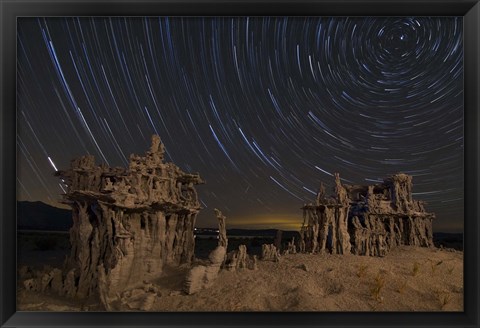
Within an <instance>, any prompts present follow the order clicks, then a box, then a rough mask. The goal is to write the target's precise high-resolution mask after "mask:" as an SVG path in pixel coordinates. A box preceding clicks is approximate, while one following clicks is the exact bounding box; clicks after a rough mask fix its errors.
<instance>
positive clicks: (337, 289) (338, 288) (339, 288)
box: [325, 279, 345, 295]
mask: <svg viewBox="0 0 480 328" xmlns="http://www.w3.org/2000/svg"><path fill="white" fill-rule="evenodd" d="M344 290H345V287H344V286H343V284H341V283H340V282H338V281H336V280H333V279H330V280H329V281H328V285H327V288H326V290H325V291H326V292H327V294H328V295H336V294H340V293H342V292H343V291H344Z"/></svg>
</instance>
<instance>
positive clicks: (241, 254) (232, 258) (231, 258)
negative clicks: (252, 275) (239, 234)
mask: <svg viewBox="0 0 480 328" xmlns="http://www.w3.org/2000/svg"><path fill="white" fill-rule="evenodd" d="M255 262H256V258H255V259H252V258H250V256H248V254H247V246H245V245H240V246H238V249H237V250H233V251H231V252H229V253H228V254H227V259H226V261H225V265H224V267H225V269H227V270H230V271H235V270H237V269H254V267H255V264H254V263H255Z"/></svg>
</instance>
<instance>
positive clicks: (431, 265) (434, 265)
mask: <svg viewBox="0 0 480 328" xmlns="http://www.w3.org/2000/svg"><path fill="white" fill-rule="evenodd" d="M442 263H443V261H439V262H437V263H434V262H433V261H430V268H431V269H432V274H434V273H435V271H436V270H437V267H438V266H439V265H441V264H442Z"/></svg>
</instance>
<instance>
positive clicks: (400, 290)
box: [396, 279, 407, 294]
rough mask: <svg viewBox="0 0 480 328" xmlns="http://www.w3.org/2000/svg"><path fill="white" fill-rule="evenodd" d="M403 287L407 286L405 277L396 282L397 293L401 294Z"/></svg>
mask: <svg viewBox="0 0 480 328" xmlns="http://www.w3.org/2000/svg"><path fill="white" fill-rule="evenodd" d="M405 287H407V279H405V280H404V281H403V282H401V283H399V284H398V286H397V289H396V291H397V293H400V294H403V291H404V290H405Z"/></svg>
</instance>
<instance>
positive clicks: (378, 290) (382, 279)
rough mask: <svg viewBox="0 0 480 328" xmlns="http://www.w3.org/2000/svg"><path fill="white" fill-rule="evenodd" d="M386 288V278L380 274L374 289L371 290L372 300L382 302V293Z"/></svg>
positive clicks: (373, 285)
mask: <svg viewBox="0 0 480 328" xmlns="http://www.w3.org/2000/svg"><path fill="white" fill-rule="evenodd" d="M384 286H385V277H384V275H383V274H381V273H380V272H379V273H378V274H377V275H376V276H375V279H374V281H373V284H372V287H371V288H370V293H371V295H372V298H373V299H374V300H376V301H378V302H379V301H381V297H380V293H381V291H382V289H383V287H384Z"/></svg>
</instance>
